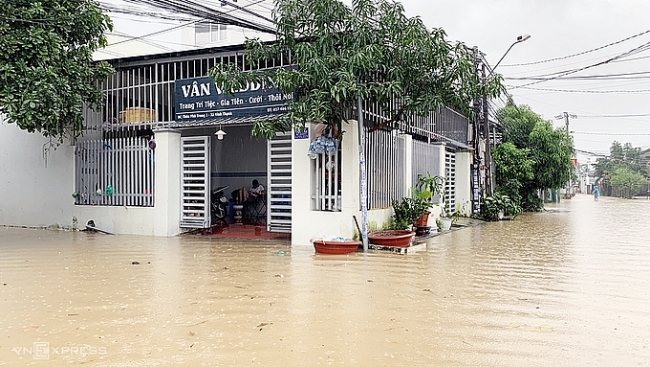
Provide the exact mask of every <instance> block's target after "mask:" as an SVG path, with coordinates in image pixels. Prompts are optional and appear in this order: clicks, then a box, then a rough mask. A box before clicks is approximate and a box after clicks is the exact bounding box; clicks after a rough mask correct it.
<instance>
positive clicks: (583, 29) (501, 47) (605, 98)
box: [402, 0, 650, 152]
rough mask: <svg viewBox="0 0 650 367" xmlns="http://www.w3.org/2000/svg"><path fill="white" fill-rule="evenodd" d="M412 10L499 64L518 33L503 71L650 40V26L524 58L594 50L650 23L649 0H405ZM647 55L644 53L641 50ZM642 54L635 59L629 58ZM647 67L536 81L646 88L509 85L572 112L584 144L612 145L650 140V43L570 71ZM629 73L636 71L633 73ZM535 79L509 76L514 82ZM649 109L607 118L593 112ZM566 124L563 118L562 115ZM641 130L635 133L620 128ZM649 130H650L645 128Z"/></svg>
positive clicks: (559, 67) (590, 45)
mask: <svg viewBox="0 0 650 367" xmlns="http://www.w3.org/2000/svg"><path fill="white" fill-rule="evenodd" d="M402 4H404V7H405V9H406V12H407V13H408V15H409V16H416V15H417V16H420V17H421V18H422V19H423V20H424V22H425V24H427V25H428V26H429V27H439V28H443V29H444V30H445V31H446V32H447V35H448V37H449V39H451V40H455V41H456V40H457V41H462V42H464V43H466V44H467V45H469V46H478V47H479V49H481V50H482V51H483V52H484V53H486V54H487V56H486V58H487V60H488V62H489V63H490V64H492V65H495V64H496V63H497V61H498V60H499V59H500V58H501V56H502V55H503V54H504V53H505V52H506V50H507V49H508V47H509V46H510V45H511V44H512V42H514V41H515V39H516V37H517V36H518V35H522V34H530V35H531V38H530V39H529V40H527V41H526V42H523V43H520V44H517V45H515V46H514V47H513V48H512V50H511V51H510V52H509V53H508V55H507V56H506V57H505V58H504V60H503V61H502V63H501V64H500V66H499V67H498V68H497V69H496V72H498V73H500V74H502V75H503V76H504V77H505V78H510V77H531V76H539V75H542V74H550V73H554V72H559V71H564V70H570V69H576V68H581V67H585V66H589V65H592V64H595V63H598V62H601V61H605V60H607V59H609V58H611V57H615V56H617V55H620V54H623V53H625V52H627V51H630V50H632V49H634V48H637V47H639V46H642V45H644V44H646V43H650V33H648V34H645V35H642V36H639V37H636V38H633V39H631V40H629V41H625V42H622V43H620V44H617V45H614V46H610V47H606V48H604V49H602V50H600V51H596V52H591V53H587V54H585V55H583V56H580V57H571V58H567V59H564V60H559V61H554V62H548V63H540V64H535V65H525V66H508V65H511V64H519V63H530V62H537V61H542V60H547V59H552V58H558V57H564V56H568V55H571V54H575V53H579V52H583V51H588V50H591V49H594V48H598V47H601V46H604V45H607V44H609V43H613V42H617V41H620V40H623V39H625V38H628V37H630V36H633V35H636V34H639V33H642V32H645V31H648V30H650V1H649V0H402ZM640 57H645V58H641V59H639V58H640ZM633 58H634V59H637V60H632V61H629V60H630V59H633ZM638 72H648V74H645V75H643V74H642V75H638V76H635V77H634V79H616V80H605V81H603V80H602V79H598V80H585V79H566V80H553V81H546V82H543V83H539V84H535V85H530V86H529V87H534V88H544V89H562V90H591V91H611V90H617V91H618V90H623V91H631V90H637V91H638V90H646V92H644V93H631V92H625V93H602V94H596V93H571V92H552V91H540V90H530V89H523V88H518V89H517V88H512V87H508V90H509V92H510V93H511V94H512V95H513V96H514V99H515V102H516V103H517V104H527V105H529V106H531V108H532V109H533V110H534V111H535V112H537V113H539V114H541V115H542V116H543V117H544V118H545V119H548V120H554V116H556V115H560V114H561V113H562V112H565V111H566V112H569V113H571V114H575V115H577V116H578V118H576V119H571V120H570V129H571V130H572V131H575V133H574V134H573V136H574V139H575V144H576V147H577V149H581V150H586V151H593V152H608V151H609V147H610V145H611V143H612V141H613V140H618V141H620V142H623V143H624V142H630V143H632V144H633V145H635V146H642V147H650V50H648V51H645V52H641V53H638V54H636V55H634V56H630V57H626V58H621V59H619V61H617V62H611V63H608V64H607V65H602V66H596V67H593V68H589V69H586V70H584V71H581V72H578V73H575V74H571V75H567V77H569V76H571V77H574V76H593V75H604V74H615V73H638ZM626 78H629V77H626ZM646 78H648V79H646ZM530 82H531V81H520V80H509V79H506V80H505V83H506V84H507V85H509V86H516V85H522V84H525V83H530ZM621 114H647V115H648V116H644V117H633V118H605V117H589V116H590V115H592V116H593V115H597V116H603V115H621ZM554 123H555V126H560V124H563V121H555V120H554ZM614 134H634V135H614ZM642 134H645V135H642Z"/></svg>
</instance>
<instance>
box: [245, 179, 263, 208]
mask: <svg viewBox="0 0 650 367" xmlns="http://www.w3.org/2000/svg"><path fill="white" fill-rule="evenodd" d="M252 184H253V186H251V188H250V189H249V188H247V187H246V186H244V187H242V188H241V190H239V202H240V203H244V202H252V201H257V200H258V199H259V197H260V196H262V195H264V190H265V189H264V186H262V185H261V184H260V183H259V181H257V180H253V182H252Z"/></svg>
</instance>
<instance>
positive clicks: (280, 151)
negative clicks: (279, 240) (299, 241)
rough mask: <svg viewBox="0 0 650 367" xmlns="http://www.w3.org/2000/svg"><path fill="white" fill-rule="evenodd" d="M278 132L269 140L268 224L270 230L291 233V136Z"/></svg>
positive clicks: (290, 134)
mask: <svg viewBox="0 0 650 367" xmlns="http://www.w3.org/2000/svg"><path fill="white" fill-rule="evenodd" d="M292 135H293V134H292V133H284V134H281V133H278V134H277V137H276V138H275V139H272V140H269V142H268V155H267V157H268V175H269V179H268V186H269V187H268V191H267V200H268V202H267V210H266V216H267V217H266V223H267V224H266V226H267V230H268V231H269V232H287V233H291V187H292V177H291V168H292V167H291V138H292Z"/></svg>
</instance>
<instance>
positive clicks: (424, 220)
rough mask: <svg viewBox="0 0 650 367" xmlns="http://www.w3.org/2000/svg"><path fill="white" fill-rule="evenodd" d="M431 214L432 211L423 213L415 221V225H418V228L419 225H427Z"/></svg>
mask: <svg viewBox="0 0 650 367" xmlns="http://www.w3.org/2000/svg"><path fill="white" fill-rule="evenodd" d="M429 214H431V213H430V212H426V213H424V214H422V216H421V217H420V218H418V220H416V221H415V226H416V227H418V228H419V227H427V226H428V223H429Z"/></svg>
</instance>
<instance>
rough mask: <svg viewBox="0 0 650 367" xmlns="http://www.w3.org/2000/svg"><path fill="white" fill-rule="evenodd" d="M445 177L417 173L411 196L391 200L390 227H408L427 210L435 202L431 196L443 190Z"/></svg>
mask: <svg viewBox="0 0 650 367" xmlns="http://www.w3.org/2000/svg"><path fill="white" fill-rule="evenodd" d="M444 182H445V179H444V178H443V177H440V176H431V174H429V173H428V172H427V174H426V175H423V174H419V175H418V183H417V185H416V187H414V188H411V193H412V197H410V198H408V197H405V198H402V199H401V200H399V201H398V200H393V201H392V204H393V220H392V226H391V229H409V228H410V227H411V226H412V225H413V224H414V223H415V221H417V220H418V219H419V218H420V217H421V216H422V215H424V214H425V213H426V212H428V211H429V209H431V208H432V207H433V206H434V205H435V204H434V203H433V201H432V198H433V196H435V195H438V194H441V193H442V192H443V190H444V186H443V183H444Z"/></svg>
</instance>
